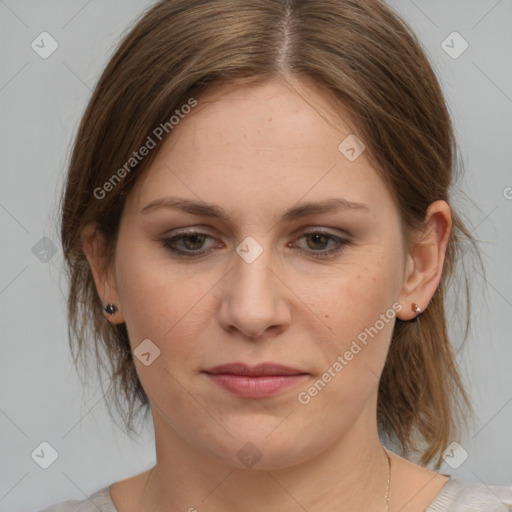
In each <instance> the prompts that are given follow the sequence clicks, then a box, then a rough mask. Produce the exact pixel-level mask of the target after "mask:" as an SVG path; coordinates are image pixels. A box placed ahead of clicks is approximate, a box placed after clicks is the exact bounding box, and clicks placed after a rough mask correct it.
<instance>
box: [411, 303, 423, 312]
mask: <svg viewBox="0 0 512 512" xmlns="http://www.w3.org/2000/svg"><path fill="white" fill-rule="evenodd" d="M411 309H412V310H413V311H414V313H416V314H418V313H421V308H420V307H419V306H418V304H416V302H413V303H412V308H411Z"/></svg>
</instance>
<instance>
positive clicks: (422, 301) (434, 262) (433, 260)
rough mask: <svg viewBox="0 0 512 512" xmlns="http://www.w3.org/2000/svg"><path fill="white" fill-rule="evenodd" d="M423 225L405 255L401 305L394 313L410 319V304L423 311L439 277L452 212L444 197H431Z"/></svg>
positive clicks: (448, 235)
mask: <svg viewBox="0 0 512 512" xmlns="http://www.w3.org/2000/svg"><path fill="white" fill-rule="evenodd" d="M423 226H424V229H423V230H422V231H421V232H419V233H418V234H417V235H416V240H415V242H414V244H413V247H412V248H411V251H410V253H409V254H408V255H407V261H406V269H405V275H404V283H403V288H402V292H401V294H400V303H401V304H402V305H403V306H404V307H403V308H402V310H401V311H400V312H398V313H397V317H398V318H399V319H400V320H411V319H412V318H414V317H416V316H417V313H415V312H414V311H413V308H412V304H413V303H416V304H418V305H419V306H420V308H421V310H422V311H424V310H425V309H426V308H427V306H428V303H429V302H430V300H431V299H432V296H433V295H434V293H435V291H436V290H437V287H438V286H439V282H440V280H441V276H442V272H443V265H444V260H445V254H446V248H447V246H448V240H449V238H450V233H451V228H452V214H451V209H450V206H449V205H448V203H447V202H446V201H442V200H439V201H434V202H433V203H431V204H430V205H429V207H428V208H427V212H426V215H425V221H424V223H423Z"/></svg>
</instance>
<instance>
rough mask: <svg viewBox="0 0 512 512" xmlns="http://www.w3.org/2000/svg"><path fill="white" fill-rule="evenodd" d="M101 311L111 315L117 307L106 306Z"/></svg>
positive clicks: (113, 305) (112, 305)
mask: <svg viewBox="0 0 512 512" xmlns="http://www.w3.org/2000/svg"><path fill="white" fill-rule="evenodd" d="M103 310H104V311H105V312H106V313H107V314H108V315H113V314H114V313H115V312H116V311H117V306H116V305H115V304H107V305H106V306H105V307H104V308H103Z"/></svg>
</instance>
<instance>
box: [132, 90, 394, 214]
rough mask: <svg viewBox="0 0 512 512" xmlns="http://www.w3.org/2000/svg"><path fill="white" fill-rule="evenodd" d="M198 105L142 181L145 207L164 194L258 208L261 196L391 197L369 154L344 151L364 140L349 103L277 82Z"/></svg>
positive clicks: (288, 199)
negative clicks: (352, 156) (342, 146)
mask: <svg viewBox="0 0 512 512" xmlns="http://www.w3.org/2000/svg"><path fill="white" fill-rule="evenodd" d="M196 99H197V101H198V105H197V106H196V107H195V108H194V109H193V110H192V112H191V113H190V114H187V115H184V116H183V118H182V119H181V120H180V122H179V123H178V124H177V125H176V126H174V128H173V131H172V133H171V134H170V136H169V137H168V138H167V139H165V140H164V141H163V142H162V143H161V147H159V149H158V155H157V158H156V159H155V161H154V162H153V164H152V165H151V167H150V168H149V169H148V170H147V172H146V173H145V175H144V178H143V179H141V180H139V183H137V186H136V188H137V191H136V193H135V194H134V196H135V197H136V198H137V200H136V202H137V205H138V206H141V207H142V206H143V205H142V204H141V203H142V202H144V201H146V202H147V201H149V200H151V199H154V198H155V197H157V196H159V195H160V196H161V195H163V192H164V191H165V192H169V195H173V196H176V195H181V196H183V197H189V198H193V199H196V200H198V199H199V200H200V199H203V200H205V201H208V202H219V201H223V202H226V201H243V202H245V205H246V206H249V205H250V204H254V206H255V207H257V206H256V203H257V201H256V198H260V199H263V198H265V199H267V203H268V202H269V201H270V202H274V203H275V204H280V203H287V204H288V203H294V202H297V201H299V200H300V198H301V197H305V196H307V197H305V199H307V200H309V201H312V200H316V199H324V198H325V197H326V196H327V195H329V196H330V197H333V195H335V196H342V197H344V198H346V199H348V200H350V201H357V202H368V201H370V202H373V201H375V200H378V199H379V197H380V199H383V198H382V194H385V193H386V192H385V191H383V187H384V183H383V181H382V179H381V178H380V176H379V174H378V173H377V172H376V170H375V169H374V168H373V167H372V166H371V164H370V162H369V159H368V158H367V156H366V155H365V152H364V151H363V152H362V153H361V155H360V156H359V157H357V158H356V159H354V160H351V159H349V158H347V155H346V153H344V152H343V151H341V150H340V144H341V143H343V142H344V141H346V140H347V139H348V140H349V141H350V140H352V139H351V137H354V136H355V137H357V135H356V134H355V133H354V129H353V128H352V123H351V120H350V118H349V116H348V115H347V114H346V112H344V110H343V108H342V107H341V105H339V104H335V103H334V102H333V100H332V97H330V96H329V95H328V94H326V93H324V91H323V90H321V89H319V88H315V87H314V86H311V85H310V84H304V83H293V84H288V83H285V82H283V81H279V80H274V81H270V82H267V83H265V84H258V85H249V86H230V85H224V86H223V87H220V88H217V89H213V90H212V91H209V92H208V93H207V94H205V95H203V96H200V97H198V98H196ZM388 199H389V198H388Z"/></svg>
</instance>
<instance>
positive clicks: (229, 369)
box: [205, 363, 307, 377]
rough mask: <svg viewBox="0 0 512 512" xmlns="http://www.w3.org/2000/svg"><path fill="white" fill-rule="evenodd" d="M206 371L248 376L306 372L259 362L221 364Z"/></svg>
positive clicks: (215, 373)
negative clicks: (251, 364) (249, 364)
mask: <svg viewBox="0 0 512 512" xmlns="http://www.w3.org/2000/svg"><path fill="white" fill-rule="evenodd" d="M205 372H206V373H210V374H213V375H218V374H221V373H227V374H230V375H245V376H248V377H261V376H264V375H305V374H306V373H307V372H304V371H302V370H298V369H297V368H290V367H289V366H283V365H280V364H274V363H261V364H258V365H256V366H252V367H251V366H248V365H246V364H244V363H229V364H221V365H219V366H215V367H213V368H209V369H208V370H205Z"/></svg>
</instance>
